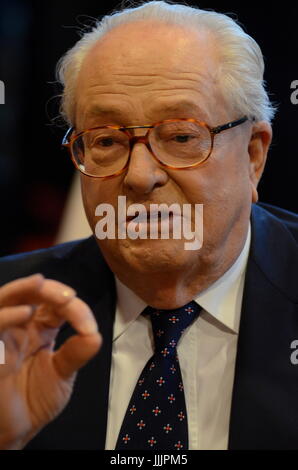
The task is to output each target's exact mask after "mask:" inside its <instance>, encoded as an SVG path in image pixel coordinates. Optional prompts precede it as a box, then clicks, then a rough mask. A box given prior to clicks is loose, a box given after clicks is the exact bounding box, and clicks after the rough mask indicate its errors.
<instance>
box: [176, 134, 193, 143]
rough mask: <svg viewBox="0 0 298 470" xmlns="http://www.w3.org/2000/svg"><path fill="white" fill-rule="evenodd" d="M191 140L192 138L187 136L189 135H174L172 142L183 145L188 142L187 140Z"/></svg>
mask: <svg viewBox="0 0 298 470" xmlns="http://www.w3.org/2000/svg"><path fill="white" fill-rule="evenodd" d="M191 139H193V136H192V135H189V134H179V135H176V136H175V137H174V140H175V141H176V142H179V143H181V144H185V143H187V142H189V140H191Z"/></svg>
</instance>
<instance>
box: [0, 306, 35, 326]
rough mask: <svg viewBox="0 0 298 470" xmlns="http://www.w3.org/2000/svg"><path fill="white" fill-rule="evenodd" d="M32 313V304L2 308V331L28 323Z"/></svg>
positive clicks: (0, 311) (0, 314)
mask: <svg viewBox="0 0 298 470" xmlns="http://www.w3.org/2000/svg"><path fill="white" fill-rule="evenodd" d="M32 313H33V308H32V307H31V306H30V305H18V306H17V307H5V308H2V309H1V310H0V331H4V330H5V329H7V328H11V327H16V326H20V325H22V324H24V323H26V322H27V321H28V320H29V319H30V318H31V317H32Z"/></svg>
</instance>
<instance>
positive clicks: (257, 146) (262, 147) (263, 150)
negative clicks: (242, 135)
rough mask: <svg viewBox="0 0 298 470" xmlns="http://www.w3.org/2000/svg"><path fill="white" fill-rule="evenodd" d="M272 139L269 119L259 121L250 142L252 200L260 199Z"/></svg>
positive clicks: (255, 124)
mask: <svg viewBox="0 0 298 470" xmlns="http://www.w3.org/2000/svg"><path fill="white" fill-rule="evenodd" d="M271 140H272V127H271V125H270V124H269V122H267V121H258V122H256V123H254V124H253V126H252V129H251V136H250V141H249V144H248V154H249V159H250V163H249V176H250V182H251V188H252V202H257V201H258V191H257V187H258V183H259V181H260V179H261V176H262V173H263V170H264V168H265V164H266V159H267V154H268V150H269V147H270V143H271Z"/></svg>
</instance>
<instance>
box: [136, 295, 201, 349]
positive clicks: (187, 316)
mask: <svg viewBox="0 0 298 470" xmlns="http://www.w3.org/2000/svg"><path fill="white" fill-rule="evenodd" d="M200 310H201V307H200V306H199V305H198V304H197V303H196V302H195V301H192V302H189V303H188V304H186V305H184V306H183V307H179V308H176V309H172V310H158V309H155V308H153V307H150V306H148V307H146V308H145V310H144V312H143V315H150V318H151V323H152V329H153V336H154V342H155V352H162V353H163V355H164V357H166V356H168V355H170V354H172V353H173V354H174V353H175V351H176V347H177V344H178V342H179V340H180V338H181V335H182V333H183V331H184V330H185V329H186V328H187V327H188V326H189V325H190V324H191V323H192V322H193V321H194V319H195V318H197V317H198V315H199V313H200Z"/></svg>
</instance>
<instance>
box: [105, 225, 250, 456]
mask: <svg viewBox="0 0 298 470" xmlns="http://www.w3.org/2000/svg"><path fill="white" fill-rule="evenodd" d="M250 238H251V230H250V225H249V229H248V234H247V238H246V242H245V245H244V247H243V249H242V252H241V253H240V255H239V257H238V258H237V260H236V261H235V263H234V264H233V265H232V266H231V268H230V269H229V270H228V271H227V272H226V273H225V274H224V275H223V276H222V277H221V278H220V279H218V280H217V281H216V282H215V283H213V284H212V285H211V286H210V287H209V288H208V289H206V290H205V291H204V292H202V293H200V294H199V295H197V296H196V297H195V298H194V300H195V301H196V302H198V304H200V305H201V307H202V308H203V310H202V312H201V313H200V316H199V317H198V318H197V319H196V320H195V321H194V322H193V323H192V325H191V326H190V327H188V328H187V329H186V330H185V332H184V333H183V335H182V337H181V339H180V341H179V344H178V347H177V351H178V356H179V363H180V368H181V374H182V379H183V384H184V391H185V400H186V409H187V418H188V433H189V449H190V450H195V449H202V450H225V449H227V446H228V436H229V419H230V411H231V400H232V389H233V382H234V369H235V360H236V352H237V340H238V331H239V323H240V314H241V304H242V296H243V287H244V279H245V270H246V264H247V259H248V254H249V248H250ZM116 286H117V309H116V317H115V324H114V333H113V349H112V366H111V375H110V392H109V409H108V425H107V436H106V446H105V448H106V449H107V450H112V449H114V448H115V445H116V442H117V438H118V434H119V431H120V428H121V424H122V421H123V418H124V415H125V412H126V409H127V406H128V404H129V401H130V398H131V395H132V393H133V391H134V388H135V385H136V382H137V380H138V378H139V376H140V374H141V372H142V370H143V368H144V366H145V364H146V363H147V361H148V359H149V358H150V357H151V356H152V355H153V353H154V350H153V347H154V343H153V334H152V327H151V321H150V319H149V318H146V317H144V316H143V315H140V314H141V312H142V311H143V310H144V308H145V307H146V304H145V303H144V302H143V300H141V299H140V298H139V297H138V296H137V295H136V294H135V293H134V292H132V291H131V290H130V289H128V288H127V287H126V286H125V285H123V284H122V283H121V282H120V281H119V280H118V279H117V278H116Z"/></svg>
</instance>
